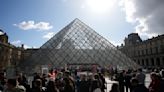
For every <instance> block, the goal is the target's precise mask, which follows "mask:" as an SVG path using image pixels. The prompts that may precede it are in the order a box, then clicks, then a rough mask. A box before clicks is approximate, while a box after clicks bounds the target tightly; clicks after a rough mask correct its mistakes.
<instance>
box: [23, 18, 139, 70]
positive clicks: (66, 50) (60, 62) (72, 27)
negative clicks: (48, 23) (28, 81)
mask: <svg viewBox="0 0 164 92" xmlns="http://www.w3.org/2000/svg"><path fill="white" fill-rule="evenodd" d="M66 64H98V65H100V66H102V67H105V66H109V65H112V66H114V67H120V68H123V69H127V68H136V67H138V65H137V64H136V63H135V62H134V61H132V60H131V59H130V58H128V57H127V56H126V55H125V54H123V53H121V51H119V50H117V48H116V47H115V46H114V45H113V44H111V43H110V42H109V41H108V40H107V39H105V38H104V37H102V36H101V35H99V34H98V33H97V32H96V31H94V30H93V29H92V28H90V27H89V26H87V25H86V24H85V23H83V22H82V21H80V20H79V19H77V18H76V19H75V20H73V21H72V22H71V23H70V24H68V25H67V26H66V27H64V28H63V29H62V30H61V31H59V32H58V33H57V34H56V35H54V36H53V37H52V38H51V39H50V40H48V41H47V42H46V43H45V44H43V45H42V46H41V47H40V49H39V50H38V51H37V52H35V53H33V54H32V55H31V56H30V57H29V58H28V60H26V61H25V62H23V63H22V64H21V66H23V68H25V67H28V68H34V67H36V66H40V65H51V66H53V67H61V66H63V67H64V66H65V65H66Z"/></svg>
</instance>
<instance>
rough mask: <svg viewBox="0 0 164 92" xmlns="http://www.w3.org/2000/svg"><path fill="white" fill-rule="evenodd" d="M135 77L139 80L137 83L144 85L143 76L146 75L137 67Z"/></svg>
mask: <svg viewBox="0 0 164 92" xmlns="http://www.w3.org/2000/svg"><path fill="white" fill-rule="evenodd" d="M136 78H137V80H138V82H139V84H142V85H145V78H146V75H145V74H144V73H143V72H142V69H141V68H140V69H138V73H137V74H136Z"/></svg>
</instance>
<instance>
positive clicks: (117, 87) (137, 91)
mask: <svg viewBox="0 0 164 92" xmlns="http://www.w3.org/2000/svg"><path fill="white" fill-rule="evenodd" d="M112 73H113V74H112V75H113V76H112V77H111V79H112V80H115V81H118V84H113V85H112V90H111V91H110V92H164V70H163V69H153V70H152V71H151V72H149V73H150V79H151V80H150V84H149V85H148V87H146V85H145V78H146V74H145V73H144V72H143V71H142V69H138V70H135V71H134V70H130V69H129V70H127V71H125V70H122V71H121V72H117V71H113V72H112ZM113 90H114V91H113Z"/></svg>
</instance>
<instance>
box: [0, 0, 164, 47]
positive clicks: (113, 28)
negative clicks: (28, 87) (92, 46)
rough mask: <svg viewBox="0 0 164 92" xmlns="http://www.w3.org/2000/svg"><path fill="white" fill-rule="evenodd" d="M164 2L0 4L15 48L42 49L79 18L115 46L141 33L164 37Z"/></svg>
mask: <svg viewBox="0 0 164 92" xmlns="http://www.w3.org/2000/svg"><path fill="white" fill-rule="evenodd" d="M163 14H164V0H0V29H2V30H3V31H4V32H6V33H7V34H8V36H9V42H10V43H11V44H13V45H15V46H20V45H21V44H24V46H25V48H31V47H32V48H39V47H40V46H42V45H43V44H44V43H45V42H46V41H48V40H49V39H50V38H51V37H52V36H53V35H55V34H56V33H57V32H59V31H60V30H61V29H62V28H64V27H65V26H66V25H68V24H69V23H70V22H71V21H73V20H74V19H75V18H78V19H80V20H81V21H83V22H84V23H85V24H87V25H88V26H90V27H91V28H92V29H94V30H95V31H96V32H98V33H99V34H100V35H102V36H103V37H105V38H106V39H108V40H109V41H110V42H111V43H112V44H114V45H120V44H121V43H123V41H124V39H125V37H127V35H128V34H130V33H134V32H137V33H139V35H140V36H141V38H142V39H148V38H151V37H153V36H157V35H161V34H164V31H163V29H164V16H163Z"/></svg>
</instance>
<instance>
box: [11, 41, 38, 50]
mask: <svg viewBox="0 0 164 92" xmlns="http://www.w3.org/2000/svg"><path fill="white" fill-rule="evenodd" d="M11 44H13V45H15V46H17V47H21V45H22V44H23V43H22V41H20V40H16V41H12V42H11ZM23 45H24V48H25V49H27V48H36V47H35V46H34V47H32V46H28V45H26V44H23Z"/></svg>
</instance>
